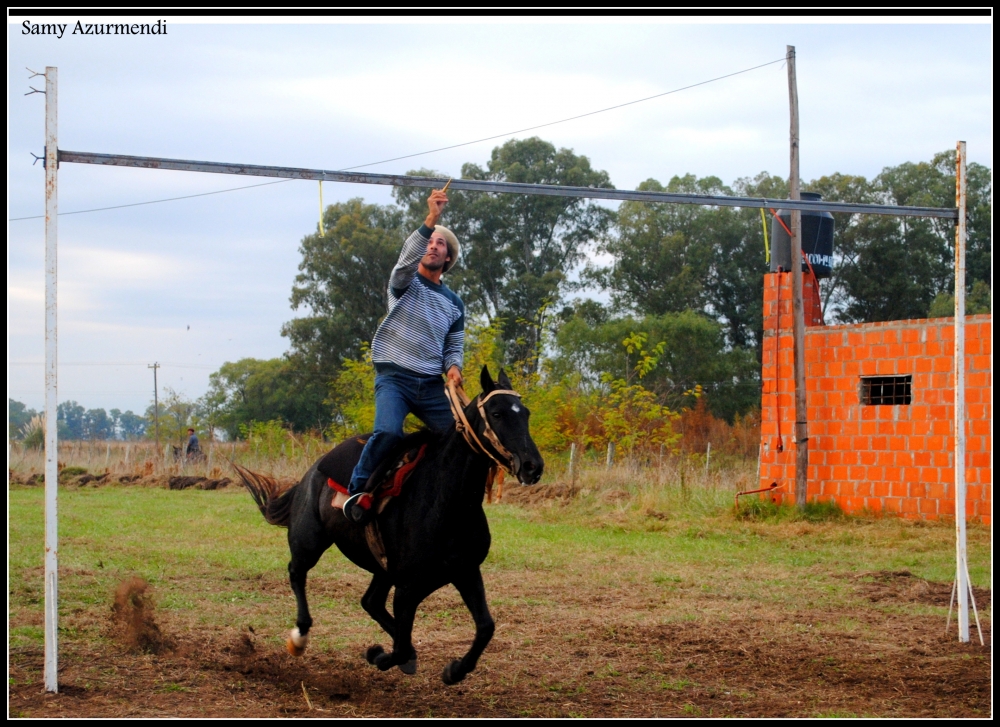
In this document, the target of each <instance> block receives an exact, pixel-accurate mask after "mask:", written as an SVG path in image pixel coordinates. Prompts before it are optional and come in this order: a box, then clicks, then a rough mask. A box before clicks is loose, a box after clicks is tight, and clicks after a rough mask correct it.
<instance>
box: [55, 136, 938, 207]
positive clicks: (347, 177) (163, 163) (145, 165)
mask: <svg viewBox="0 0 1000 727" xmlns="http://www.w3.org/2000/svg"><path fill="white" fill-rule="evenodd" d="M59 161H60V162H71V163H75V164H105V165H109V166H116V167H140V168H142V169H171V170H175V171H181V172H210V173H213V174H241V175H246V176H252V177H280V178H284V179H319V180H322V181H324V182H347V183H349V184H385V185H389V186H393V187H429V188H440V187H441V186H443V185H444V183H445V182H446V181H447V179H436V178H433V177H409V176H406V175H403V174H372V173H368V172H338V171H328V170H324V169H300V168H296V167H268V166H258V165H255V164H226V163H224V162H198V161H191V160H186V159H160V158H157V157H137V156H126V155H124V154H96V153H93V152H84V151H65V150H63V149H60V150H59ZM451 188H452V189H458V190H464V191H467V192H491V193H504V194H535V195H544V196H549V197H578V198H585V199H613V200H622V201H630V202H668V203H671V204H699V205H710V206H713V207H749V208H754V209H759V208H763V209H778V208H780V209H783V210H792V209H796V210H803V211H813V212H846V213H857V214H869V215H896V216H902V217H942V218H945V219H957V218H958V210H956V209H955V208H953V207H896V206H893V205H880V204H850V203H847V202H824V201H822V200H820V201H815V200H794V201H793V200H790V199H768V198H766V197H726V196H723V195H711V194H675V193H672V192H637V191H630V190H624V189H604V188H600V187H568V186H562V185H557V184H521V183H519V182H486V181H480V180H475V179H455V180H454V181H452V183H451Z"/></svg>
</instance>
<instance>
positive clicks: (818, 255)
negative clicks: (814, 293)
mask: <svg viewBox="0 0 1000 727" xmlns="http://www.w3.org/2000/svg"><path fill="white" fill-rule="evenodd" d="M799 196H800V197H801V198H802V199H803V200H817V201H818V200H821V199H823V197H822V195H820V194H818V193H816V192H802V193H800V195H799ZM778 217H779V218H780V219H781V220H782V221H783V222H784V223H785V225H786V226H787V227H788V229H789V230H790V229H792V211H791V210H778ZM802 252H804V253H805V254H806V257H808V258H809V262H810V263H812V268H813V271H814V272H815V273H816V277H817V278H829V277H830V275H831V274H832V273H833V215H831V214H830V213H829V212H812V211H805V210H803V211H802ZM791 257H792V244H791V240H790V239H789V237H788V233H787V232H785V228H784V227H782V226H781V224H779V223H778V220H776V219H774V218H773V217H772V218H771V272H772V273H775V272H777V271H778V269H779V268H780V269H781V270H785V271H788V270H791V269H792V261H791ZM802 269H803V270H808V269H809V267H808V266H807V265H806V264H805V261H803V262H802Z"/></svg>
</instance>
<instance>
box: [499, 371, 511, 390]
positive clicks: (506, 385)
mask: <svg viewBox="0 0 1000 727" xmlns="http://www.w3.org/2000/svg"><path fill="white" fill-rule="evenodd" d="M497 386H499V387H500V388H501V389H513V388H514V387H513V386H511V383H510V379H508V378H507V372H506V371H504V370H503V369H500V375H499V376H497Z"/></svg>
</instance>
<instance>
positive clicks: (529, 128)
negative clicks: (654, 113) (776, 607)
mask: <svg viewBox="0 0 1000 727" xmlns="http://www.w3.org/2000/svg"><path fill="white" fill-rule="evenodd" d="M784 61H785V57H784V56H782V57H781V58H778V59H776V60H773V61H768V62H767V63H761V64H760V65H757V66H752V67H750V68H744V69H743V70H741V71H734V72H733V73H727V74H725V75H723V76H716V77H715V78H710V79H708V80H707V81H699V82H698V83H692V84H690V85H688V86H681V87H680V88H675V89H673V90H671V91H664V92H663V93H657V94H654V95H652V96H646V97H645V98H639V99H636V100H634V101H626V102H625V103H620V104H616V105H614V106H608V107H606V108H603V109H598V110H596V111H588V112H587V113H584V114H577V115H576V116H569V117H567V118H565V119H559V120H558V121H548V122H546V123H544V124H537V125H535V126H527V127H525V128H523V129H517V130H515V131H507V132H504V133H502V134H494V135H493V136H484V137H483V138H481V139H474V140H472V141H463V142H462V143H460V144H451V145H449V146H442V147H438V148H437V149H428V150H427V151H421V152H417V153H416V154H405V155H403V156H398V157H392V158H391V159H382V160H381V161H377V162H368V163H367V164H358V165H355V166H353V167H344V168H343V169H339V170H337V171H340V172H350V171H353V170H355V169H364V168H365V167H374V166H377V165H379V164H388V163H389V162H396V161H400V160H402V159H413V158H414V157H419V156H424V155H427V154H436V153H437V152H440V151H447V150H449V149H458V148H460V147H463V146H470V145H472V144H480V143H482V142H484V141H492V140H494V139H500V138H503V137H506V136H512V135H514V134H523V133H524V132H526V131H535V130H536V129H544V128H546V127H548V126H555V125H556V124H564V123H566V122H568V121H576V120H577V119H583V118H586V117H588V116H594V115H595V114H603V113H605V112H607V111H614V110H615V109H620V108H624V107H626V106H633V105H635V104H638V103H643V102H644V101H652V100H653V99H657V98H662V97H664V96H669V95H671V94H674V93H680V92H681V91H687V90H689V89H692V88H697V87H698V86H704V85H706V84H709V83H714V82H716V81H721V80H723V79H726V78H732V77H733V76H739V75H740V74H743V73H749V72H750V71H756V70H757V69H759V68H764V67H766V66H772V65H774V64H775V63H784ZM294 181H297V180H295V179H279V180H278V181H276V182H263V183H261V184H248V185H244V186H242V187H230V188H229V189H217V190H215V191H214V192H201V193H199V194H188V195H183V196H181V197H168V198H165V199H154V200H149V201H147V202H133V203H131V204H121V205H114V206H111V207H95V208H94V209H88V210H75V211H73V212H60V213H59V216H60V217H62V216H63V215H82V214H84V213H87V212H104V211H107V210H116V209H124V208H126V207H140V206H142V205H147V204H159V203H161V202H176V201H177V200H182V199H193V198H195V197H207V196H209V195H212V194H222V193H224V192H237V191H239V190H241V189H251V188H253V187H266V186H268V185H271V184H283V183H285V182H294ZM43 217H45V215H31V216H29V217H9V218H8V219H7V221H8V222H19V221H21V220H37V219H41V218H43Z"/></svg>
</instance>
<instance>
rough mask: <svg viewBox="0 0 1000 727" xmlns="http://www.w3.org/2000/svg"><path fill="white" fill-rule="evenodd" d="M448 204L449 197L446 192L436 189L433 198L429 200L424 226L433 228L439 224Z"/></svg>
mask: <svg viewBox="0 0 1000 727" xmlns="http://www.w3.org/2000/svg"><path fill="white" fill-rule="evenodd" d="M446 204H448V195H447V194H445V193H444V190H441V189H435V190H434V191H433V192H431V196H430V197H428V198H427V209H428V212H427V219H425V220H424V224H425V225H427V226H428V227H430V228H433V227H434V225H436V224H437V221H438V217H440V216H441V212H442V211H443V210H444V206H445V205H446Z"/></svg>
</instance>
